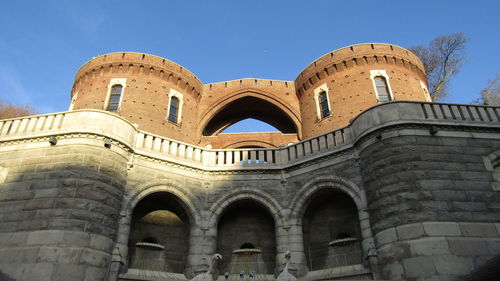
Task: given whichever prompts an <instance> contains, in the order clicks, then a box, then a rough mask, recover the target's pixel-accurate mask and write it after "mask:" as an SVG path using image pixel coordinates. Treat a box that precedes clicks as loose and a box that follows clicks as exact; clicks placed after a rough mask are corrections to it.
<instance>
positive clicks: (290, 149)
mask: <svg viewBox="0 0 500 281" xmlns="http://www.w3.org/2000/svg"><path fill="white" fill-rule="evenodd" d="M404 124H417V125H420V126H428V127H429V128H431V126H442V127H450V126H452V127H457V128H458V127H461V128H464V127H476V128H478V127H479V128H490V129H493V128H494V129H499V128H500V108H499V107H490V106H476V105H462V104H444V103H421V102H407V101H406V102H400V101H395V102H387V103H383V104H379V105H376V106H374V107H371V108H369V109H368V110H366V111H364V112H363V113H361V114H360V115H358V116H357V117H356V118H354V119H353V120H352V121H351V123H350V125H349V126H346V127H344V128H340V129H338V130H335V131H332V132H329V133H326V134H322V135H319V136H316V137H313V138H309V139H305V140H302V141H300V142H298V143H295V144H291V145H288V146H285V147H280V148H276V149H271V148H266V149H264V148H262V149H260V148H259V149H207V148H203V147H199V146H195V145H191V144H188V143H183V142H180V141H176V140H173V139H169V138H165V137H162V136H158V135H154V134H150V133H147V132H144V131H140V130H138V129H137V128H136V127H134V125H133V124H131V123H130V122H128V121H127V120H125V119H123V118H122V117H120V116H118V115H115V114H113V113H110V112H107V111H100V110H76V111H69V112H62V113H54V114H46V115H37V116H28V117H22V118H15V119H7V120H2V121H0V145H1V143H4V144H7V143H9V142H17V141H20V140H23V139H37V138H47V137H49V136H54V137H56V138H57V137H58V136H62V135H67V134H75V133H85V134H94V135H100V136H103V137H104V138H105V139H111V140H113V141H117V142H119V143H122V144H123V145H124V146H125V147H128V148H129V149H130V150H131V151H132V152H134V153H136V154H139V155H143V156H146V157H150V158H154V159H159V160H164V161H168V162H172V163H175V164H179V165H184V166H188V167H192V168H196V169H201V170H206V171H220V170H272V169H276V170H279V169H284V168H289V167H293V166H295V165H299V164H302V163H306V162H309V161H312V160H314V159H318V158H322V157H326V156H329V155H333V154H335V153H338V152H340V151H343V150H346V149H349V148H351V147H352V146H353V145H354V144H355V143H356V142H357V141H359V140H360V139H361V138H363V137H370V136H372V135H375V134H377V133H378V134H377V136H376V137H377V138H379V137H380V138H382V135H381V133H380V131H379V130H380V129H382V128H385V127H390V126H396V125H404ZM436 130H437V129H436V128H434V131H433V134H435V133H436V132H438V135H439V130H437V131H436ZM377 131H379V132H377ZM499 137H500V135H499Z"/></svg>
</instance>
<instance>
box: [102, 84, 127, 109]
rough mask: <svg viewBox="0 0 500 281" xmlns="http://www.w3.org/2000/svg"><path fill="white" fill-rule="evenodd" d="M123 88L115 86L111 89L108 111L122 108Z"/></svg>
mask: <svg viewBox="0 0 500 281" xmlns="http://www.w3.org/2000/svg"><path fill="white" fill-rule="evenodd" d="M122 92H123V86H122V85H119V84H115V85H113V86H112V87H111V94H110V95H109V101H108V108H106V110H108V111H117V110H118V109H119V107H120V100H121V97H122Z"/></svg>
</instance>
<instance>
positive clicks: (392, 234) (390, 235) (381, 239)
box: [375, 227, 398, 247]
mask: <svg viewBox="0 0 500 281" xmlns="http://www.w3.org/2000/svg"><path fill="white" fill-rule="evenodd" d="M375 240H376V241H377V246H378V247H380V246H382V245H385V244H387V243H392V242H395V241H397V240H398V236H397V234H396V228H394V227H391V228H389V229H386V230H383V231H380V232H379V233H377V234H376V235H375Z"/></svg>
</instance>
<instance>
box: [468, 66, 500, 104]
mask: <svg viewBox="0 0 500 281" xmlns="http://www.w3.org/2000/svg"><path fill="white" fill-rule="evenodd" d="M480 94H481V97H480V98H479V99H478V100H475V101H474V102H473V103H476V104H483V105H494V106H500V74H498V73H497V75H496V76H495V78H494V79H490V80H488V86H487V87H486V88H484V89H483V90H481V93H480Z"/></svg>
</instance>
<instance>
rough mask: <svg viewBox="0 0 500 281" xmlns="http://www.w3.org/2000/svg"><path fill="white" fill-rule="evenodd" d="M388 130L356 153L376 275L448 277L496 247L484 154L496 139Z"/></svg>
mask: <svg viewBox="0 0 500 281" xmlns="http://www.w3.org/2000/svg"><path fill="white" fill-rule="evenodd" d="M385 133H387V132H385ZM383 134H384V133H383ZM396 134H399V135H400V136H399V137H391V138H387V139H384V138H383V137H382V139H381V140H380V141H375V142H374V143H371V145H370V146H368V147H366V148H365V149H363V150H362V151H361V153H360V163H361V174H362V176H363V180H364V187H365V190H366V194H367V198H368V202H369V208H370V217H371V220H372V226H373V231H374V233H375V237H376V240H377V246H378V247H379V254H380V258H381V260H380V262H381V263H382V264H383V276H384V277H385V278H389V279H398V278H407V279H408V280H423V278H426V277H431V276H435V275H439V276H440V277H439V278H440V279H439V280H451V279H454V278H457V277H458V276H460V275H464V274H467V273H469V272H471V271H473V270H474V269H477V268H479V267H480V266H481V265H483V264H484V263H485V262H486V261H487V260H489V259H491V258H492V257H493V256H494V255H498V250H499V245H500V239H499V235H500V233H499V232H498V231H497V227H498V225H497V224H496V223H497V222H499V221H500V212H498V208H499V206H500V205H499V204H500V198H499V195H498V192H496V191H494V190H493V189H492V181H493V175H492V173H491V171H488V170H486V167H485V163H484V158H485V157H486V156H487V155H488V154H490V153H492V152H494V151H497V150H498V149H499V148H500V142H499V141H498V140H496V139H476V138H470V137H468V136H469V135H470V133H468V132H461V133H458V132H455V133H448V132H446V131H445V130H443V131H440V132H438V133H437V134H436V135H435V136H431V135H430V134H429V133H428V131H423V130H422V131H416V132H415V131H414V133H413V134H412V135H404V134H405V133H402V131H400V132H399V133H396ZM447 135H448V136H447ZM450 135H454V136H455V137H451V136H450ZM396 253H397V254H396Z"/></svg>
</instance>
